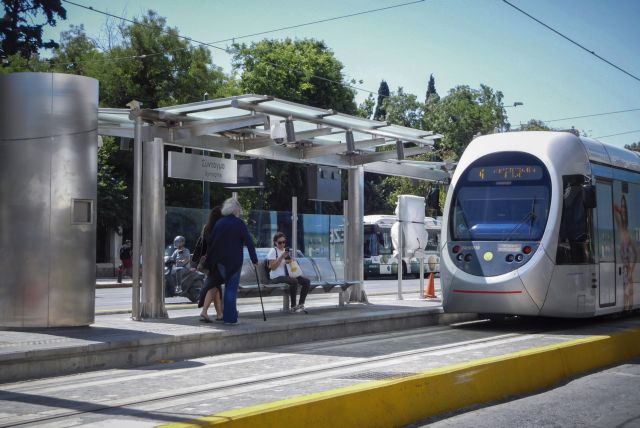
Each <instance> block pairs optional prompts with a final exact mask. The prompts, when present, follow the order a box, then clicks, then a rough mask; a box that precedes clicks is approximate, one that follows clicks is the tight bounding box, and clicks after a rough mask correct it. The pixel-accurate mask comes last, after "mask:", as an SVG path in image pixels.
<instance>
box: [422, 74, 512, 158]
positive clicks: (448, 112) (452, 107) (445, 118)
mask: <svg viewBox="0 0 640 428" xmlns="http://www.w3.org/2000/svg"><path fill="white" fill-rule="evenodd" d="M502 98H503V95H502V92H500V91H494V90H493V89H491V88H490V87H488V86H486V85H480V89H471V88H470V87H469V86H457V87H455V88H453V89H451V90H450V91H449V94H448V95H447V96H446V97H444V98H442V99H440V100H439V101H438V102H435V103H429V104H428V105H427V106H426V112H425V116H424V129H429V130H433V131H435V132H438V133H440V134H443V136H444V137H443V138H442V139H441V140H440V141H439V143H438V150H439V151H440V152H441V154H442V155H443V157H447V156H454V157H459V156H460V155H461V154H462V152H463V151H464V149H465V148H466V147H467V145H468V144H469V143H470V142H471V140H472V139H473V137H474V136H475V135H477V134H478V133H481V134H488V133H492V132H495V130H502V129H508V126H509V123H508V122H507V117H506V113H505V110H504V106H503V104H502Z"/></svg>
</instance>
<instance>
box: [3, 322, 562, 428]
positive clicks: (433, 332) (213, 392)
mask: <svg viewBox="0 0 640 428" xmlns="http://www.w3.org/2000/svg"><path fill="white" fill-rule="evenodd" d="M467 325H468V326H469V327H470V330H475V331H476V333H477V334H481V333H482V331H483V325H482V323H477V322H476V323H475V324H474V323H468V324H467ZM488 325H491V324H490V323H489V324H488ZM511 329H512V328H507V330H511ZM524 330H525V331H524V332H509V333H502V332H498V334H494V332H492V333H491V334H492V335H491V336H489V337H483V338H477V339H472V340H457V341H454V342H451V343H444V344H438V345H434V346H426V347H420V348H417V349H411V350H406V351H401V352H391V353H385V354H382V355H374V356H367V357H352V356H351V357H343V358H337V359H336V361H331V362H325V363H318V364H312V365H310V366H304V367H299V368H294V369H291V370H275V371H274V368H277V367H279V366H282V361H281V360H285V359H287V358H291V355H292V354H297V355H303V356H313V355H315V354H314V353H318V354H322V353H329V354H330V353H331V352H334V353H339V352H335V350H337V349H343V348H345V349H348V348H350V347H354V346H355V347H357V346H360V347H376V346H383V345H386V346H389V343H390V342H393V341H412V340H413V341H423V340H424V341H426V340H428V339H429V338H432V339H433V338H436V339H437V340H442V337H443V336H446V335H447V334H453V333H455V332H456V331H461V330H459V329H456V328H455V326H453V327H436V328H431V329H429V331H424V329H420V330H419V331H416V330H412V331H407V332H396V333H393V334H379V335H369V336H363V337H355V338H345V339H339V340H329V341H321V342H311V343H308V344H303V345H291V346H284V347H278V348H274V350H263V351H262V352H255V353H253V354H256V355H253V356H250V357H248V358H240V359H233V358H234V356H233V355H226V356H218V357H211V358H212V359H213V360H214V361H215V360H219V361H218V362H214V363H211V364H209V363H202V361H207V360H208V359H209V357H208V358H205V359H197V360H190V361H195V362H200V363H201V364H203V365H200V366H195V367H183V368H176V369H174V370H170V369H169V370H161V371H159V372H154V373H142V374H141V373H138V371H137V370H136V373H135V374H131V370H117V371H108V372H107V373H100V374H96V373H87V374H81V375H76V377H73V376H72V377H70V379H67V378H61V379H60V380H62V384H61V385H60V384H57V383H56V379H46V380H42V381H32V382H23V383H19V384H13V385H6V387H7V388H5V389H4V390H3V392H1V393H0V400H2V401H5V402H11V401H19V402H21V403H25V404H29V403H30V401H38V402H40V403H41V404H44V405H45V406H46V405H47V400H49V401H51V402H52V405H53V406H55V402H56V401H57V402H60V401H67V400H65V399H60V398H57V396H58V395H59V394H60V393H62V394H63V395H64V394H65V393H67V394H69V393H70V392H71V391H73V390H78V389H80V390H82V388H86V389H94V388H96V387H99V386H102V387H104V386H107V387H108V386H109V384H125V383H126V382H142V381H147V382H149V381H151V380H152V378H161V377H163V376H169V375H170V376H171V377H173V378H176V377H179V376H182V375H184V376H191V377H193V376H197V377H202V378H206V372H207V370H223V371H224V370H227V371H232V370H234V367H238V366H246V365H256V366H260V367H269V371H268V372H267V373H262V374H258V375H251V376H242V377H240V378H237V379H230V380H226V381H219V382H215V384H214V385H212V384H211V383H209V384H205V385H202V384H200V385H195V386H187V387H180V388H176V389H172V390H171V391H157V392H155V393H151V394H146V395H145V396H144V398H141V397H140V396H139V395H138V396H135V397H125V398H121V399H109V400H103V401H99V402H91V401H77V400H68V402H67V403H66V407H70V406H73V409H71V410H70V409H69V408H65V406H60V405H59V406H58V408H56V409H54V410H47V411H46V414H44V413H43V412H38V413H35V414H34V413H31V414H25V415H17V416H14V417H8V418H4V420H3V421H2V422H0V427H11V426H21V425H29V424H38V425H40V424H42V423H47V422H52V421H62V420H64V419H65V418H71V417H77V416H79V415H83V414H88V413H91V414H98V413H102V412H110V411H114V410H115V409H130V410H131V411H133V412H142V413H146V412H153V410H155V409H164V408H167V407H173V406H177V405H188V404H189V403H191V402H193V401H194V397H197V399H198V400H201V399H209V400H213V399H220V398H221V397H229V396H237V395H239V394H246V393H250V392H255V391H259V390H262V389H269V388H279V387H286V386H287V385H290V384H293V383H297V382H314V381H318V380H322V379H328V378H332V379H336V378H338V379H356V380H358V379H359V380H363V379H370V378H374V379H375V378H381V379H382V378H391V377H403V376H409V375H412V374H415V373H416V372H414V371H409V372H403V371H400V372H393V371H389V370H386V371H382V372H380V371H379V370H380V369H388V368H389V366H391V365H393V364H394V363H395V364H397V363H398V362H399V361H401V362H402V361H404V362H406V361H409V360H411V359H417V358H421V357H425V356H430V355H431V356H442V355H452V354H456V353H462V352H465V351H468V352H473V351H479V350H482V349H488V348H494V347H496V346H499V345H501V344H507V343H515V342H522V341H526V340H529V339H533V338H534V337H536V335H540V334H542V333H544V332H545V330H553V329H548V328H545V329H531V328H525V329H524ZM533 330H535V331H533ZM462 331H465V329H463V330H462ZM478 332H480V333H478ZM274 351H275V352H277V353H275V354H274V353H272V352H274ZM264 352H269V353H268V354H266V355H260V354H262V353H264ZM347 354H348V353H347ZM220 360H221V361H220ZM174 364H176V365H179V364H180V363H174ZM114 372H115V373H114ZM376 375H379V376H381V377H376ZM367 376H370V377H367ZM212 383H214V382H212ZM58 404H60V403H58ZM182 417H184V415H183V416H182Z"/></svg>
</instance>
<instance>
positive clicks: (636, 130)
mask: <svg viewBox="0 0 640 428" xmlns="http://www.w3.org/2000/svg"><path fill="white" fill-rule="evenodd" d="M638 132H640V129H635V130H633V131H626V132H618V133H617V134H609V135H600V136H599V137H593V138H594V139H596V140H597V139H598V138H607V137H616V136H618V135H627V134H635V133H638Z"/></svg>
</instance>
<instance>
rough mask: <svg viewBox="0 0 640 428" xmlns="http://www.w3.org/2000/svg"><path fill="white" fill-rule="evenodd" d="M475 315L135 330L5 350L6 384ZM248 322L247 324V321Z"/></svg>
mask: <svg viewBox="0 0 640 428" xmlns="http://www.w3.org/2000/svg"><path fill="white" fill-rule="evenodd" d="M476 318H477V317H476V316H475V315H472V314H444V313H442V311H441V310H440V311H428V310H423V309H420V310H413V311H397V312H396V313H386V314H381V315H378V316H376V315H370V314H363V315H358V316H355V317H353V318H349V319H340V320H337V321H334V320H322V321H316V320H310V321H306V322H301V323H298V324H296V325H288V324H284V325H275V324H274V325H270V326H266V327H264V328H262V327H261V328H258V327H256V326H251V325H249V326H248V327H246V328H240V329H236V328H234V327H232V328H231V329H226V330H209V329H203V331H198V332H189V333H186V334H182V335H171V336H163V335H158V334H156V333H147V332H131V334H125V335H124V336H122V337H120V338H118V339H117V340H104V339H99V340H100V341H98V342H94V343H89V344H86V345H72V346H67V347H55V348H49V349H40V350H25V351H23V352H15V353H12V354H6V355H0V367H2V370H0V383H7V382H16V381H23V380H28V379H34V378H46V377H51V376H62V375H67V374H72V373H78V372H80V371H91V370H105V369H110V368H127V367H135V366H140V365H146V364H152V363H156V362H158V361H161V360H182V359H189V358H199V357H204V356H210V355H218V354H226V353H232V352H244V351H249V350H253V349H261V348H268V347H272V346H278V345H291V344H295V343H306V342H309V341H312V340H328V339H335V338H341V337H349V336H355V335H362V334H372V333H380V332H385V331H397V330H403V329H410V328H418V327H425V326H430V325H445V324H452V323H456V322H461V321H468V320H471V319H476ZM241 327H242V326H241Z"/></svg>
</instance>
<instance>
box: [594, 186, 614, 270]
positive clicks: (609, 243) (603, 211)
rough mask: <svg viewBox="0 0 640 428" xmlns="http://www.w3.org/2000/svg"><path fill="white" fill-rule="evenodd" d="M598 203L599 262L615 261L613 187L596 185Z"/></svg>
mask: <svg viewBox="0 0 640 428" xmlns="http://www.w3.org/2000/svg"><path fill="white" fill-rule="evenodd" d="M596 201H597V202H598V208H597V213H598V224H597V230H598V233H597V239H598V260H599V261H601V262H613V261H614V255H615V251H614V248H615V247H614V240H613V213H612V211H611V207H612V204H613V201H612V199H611V185H609V184H602V183H598V184H597V185H596Z"/></svg>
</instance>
